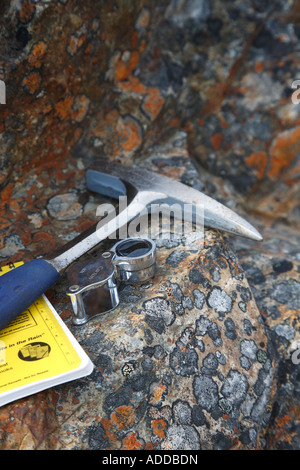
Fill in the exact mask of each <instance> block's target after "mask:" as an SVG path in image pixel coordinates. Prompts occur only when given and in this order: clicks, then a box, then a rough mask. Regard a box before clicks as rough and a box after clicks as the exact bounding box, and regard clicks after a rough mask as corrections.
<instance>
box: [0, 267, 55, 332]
mask: <svg viewBox="0 0 300 470" xmlns="http://www.w3.org/2000/svg"><path fill="white" fill-rule="evenodd" d="M59 277H60V274H59V273H58V272H57V271H56V269H55V268H54V267H53V266H52V265H51V264H50V263H48V262H47V261H45V260H43V259H35V260H32V261H29V262H28V263H25V264H23V265H21V266H19V267H18V268H15V269H12V270H11V271H8V272H7V273H5V274H3V275H2V276H0V330H2V329H3V328H4V327H6V326H7V325H8V324H9V323H10V322H11V321H12V320H14V319H15V318H16V317H17V316H18V315H20V314H21V313H23V312H24V311H25V310H26V309H27V308H28V307H30V305H32V304H33V303H34V302H35V300H37V299H38V298H39V297H40V296H41V295H42V294H43V293H44V292H45V291H46V290H47V289H49V287H51V286H52V285H53V284H55V282H56V281H57V280H58V279H59Z"/></svg>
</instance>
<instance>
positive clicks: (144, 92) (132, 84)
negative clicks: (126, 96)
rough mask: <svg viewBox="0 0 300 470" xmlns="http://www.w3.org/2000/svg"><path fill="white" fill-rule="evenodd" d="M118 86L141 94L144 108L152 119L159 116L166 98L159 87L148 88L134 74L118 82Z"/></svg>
mask: <svg viewBox="0 0 300 470" xmlns="http://www.w3.org/2000/svg"><path fill="white" fill-rule="evenodd" d="M118 88H119V89H120V90H123V91H129V92H132V93H135V94H137V95H140V96H141V99H142V100H143V103H142V109H143V110H144V112H145V113H146V114H147V116H148V117H149V118H150V119H151V121H153V120H154V119H155V118H156V117H157V115H158V114H159V112H160V110H161V108H162V106H163V104H164V99H163V97H162V96H161V93H160V91H159V89H158V88H147V87H146V86H145V85H144V84H143V83H141V82H140V80H139V79H138V78H137V77H133V76H132V75H129V76H128V77H127V79H126V80H124V81H122V82H120V83H118Z"/></svg>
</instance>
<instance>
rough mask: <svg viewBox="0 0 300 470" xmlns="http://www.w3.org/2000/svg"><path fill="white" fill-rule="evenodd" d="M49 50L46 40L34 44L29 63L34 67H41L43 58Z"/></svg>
mask: <svg viewBox="0 0 300 470" xmlns="http://www.w3.org/2000/svg"><path fill="white" fill-rule="evenodd" d="M46 50H47V44H46V43H45V42H44V41H39V42H37V43H36V44H34V45H33V46H32V50H31V53H30V54H29V56H28V63H29V65H31V66H32V67H36V68H39V67H40V66H41V65H42V62H41V61H42V58H43V57H44V55H45V53H46Z"/></svg>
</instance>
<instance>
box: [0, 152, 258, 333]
mask: <svg viewBox="0 0 300 470" xmlns="http://www.w3.org/2000/svg"><path fill="white" fill-rule="evenodd" d="M86 183H87V188H88V189H89V190H91V191H94V192H96V193H98V194H101V195H103V196H108V197H111V198H118V197H120V196H126V197H127V201H128V205H127V208H126V210H123V211H121V212H119V213H118V214H117V215H116V217H115V220H113V221H111V222H113V223H111V228H109V227H106V230H102V231H99V230H97V226H98V223H97V224H96V225H94V226H93V227H91V228H90V229H88V230H87V231H85V232H84V233H82V234H80V235H79V236H78V237H75V238H74V240H72V241H71V242H69V243H67V244H66V245H65V246H64V247H63V248H62V249H60V250H59V252H57V253H55V255H50V256H49V257H47V258H37V259H34V260H31V261H28V262H27V263H24V264H23V265H21V266H19V267H17V268H15V269H13V270H11V271H9V272H8V273H6V274H4V275H2V276H1V277H0V329H3V328H4V327H5V326H7V325H8V324H9V323H10V322H11V321H12V320H14V319H15V318H16V317H17V316H18V315H20V314H21V313H23V312H24V311H25V310H26V309H27V308H28V307H30V306H31V305H32V304H33V303H34V302H35V300H37V299H38V298H39V297H40V296H41V295H42V294H43V293H44V292H45V291H46V290H47V289H49V288H50V287H52V286H53V285H54V284H55V283H56V282H57V281H58V280H59V278H60V276H61V275H62V273H63V272H64V271H65V270H66V269H67V268H68V267H69V266H70V265H71V264H72V263H73V262H74V261H76V260H78V259H79V258H80V257H81V256H82V255H84V254H86V253H88V252H90V251H91V250H92V249H94V248H95V247H96V246H97V245H98V244H99V243H100V242H101V241H103V240H104V239H106V238H108V237H109V235H110V231H112V230H114V231H115V229H116V227H117V228H121V227H123V226H124V225H125V224H127V223H128V222H129V219H131V220H132V219H133V218H135V217H136V216H138V215H139V213H140V211H141V207H150V205H152V204H153V203H158V202H162V201H163V202H164V203H167V204H171V203H179V204H186V205H190V206H191V207H197V206H201V207H202V208H203V222H204V226H206V227H210V228H212V229H217V230H222V231H226V232H229V233H232V234H234V235H237V236H242V237H246V238H249V239H252V240H256V241H261V240H262V236H261V235H260V233H259V232H258V231H257V230H256V229H255V228H254V227H253V226H252V225H251V224H250V223H248V222H247V221H246V220H245V219H244V218H242V217H240V216H239V215H238V214H237V213H235V212H234V211H232V210H231V209H229V208H227V207H226V206H224V205H223V204H221V203H219V202H218V201H216V200H215V199H213V198H211V197H209V196H207V195H205V194H204V193H202V192H200V191H198V190H196V189H194V188H192V187H189V186H187V185H185V184H183V183H180V182H178V181H175V180H173V179H172V178H169V177H167V176H164V175H161V174H158V173H155V172H151V171H148V170H144V169H142V168H140V167H137V166H132V165H122V164H119V163H115V162H110V161H107V160H104V161H98V162H97V165H96V166H94V167H92V168H90V169H88V170H87V172H86Z"/></svg>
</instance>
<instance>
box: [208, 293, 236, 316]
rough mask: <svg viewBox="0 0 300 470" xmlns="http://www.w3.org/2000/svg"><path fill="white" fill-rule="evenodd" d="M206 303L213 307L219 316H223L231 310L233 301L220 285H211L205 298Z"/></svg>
mask: <svg viewBox="0 0 300 470" xmlns="http://www.w3.org/2000/svg"><path fill="white" fill-rule="evenodd" d="M206 301H207V305H208V306H209V307H210V308H213V309H214V310H215V311H216V312H217V313H218V314H219V315H220V317H224V316H225V315H226V314H227V313H229V312H231V309H232V305H233V301H232V298H231V297H230V296H229V295H228V294H227V293H226V292H225V291H224V290H223V289H221V288H220V287H218V286H216V287H213V288H212V290H211V291H210V293H209V294H208V296H207V298H206Z"/></svg>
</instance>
